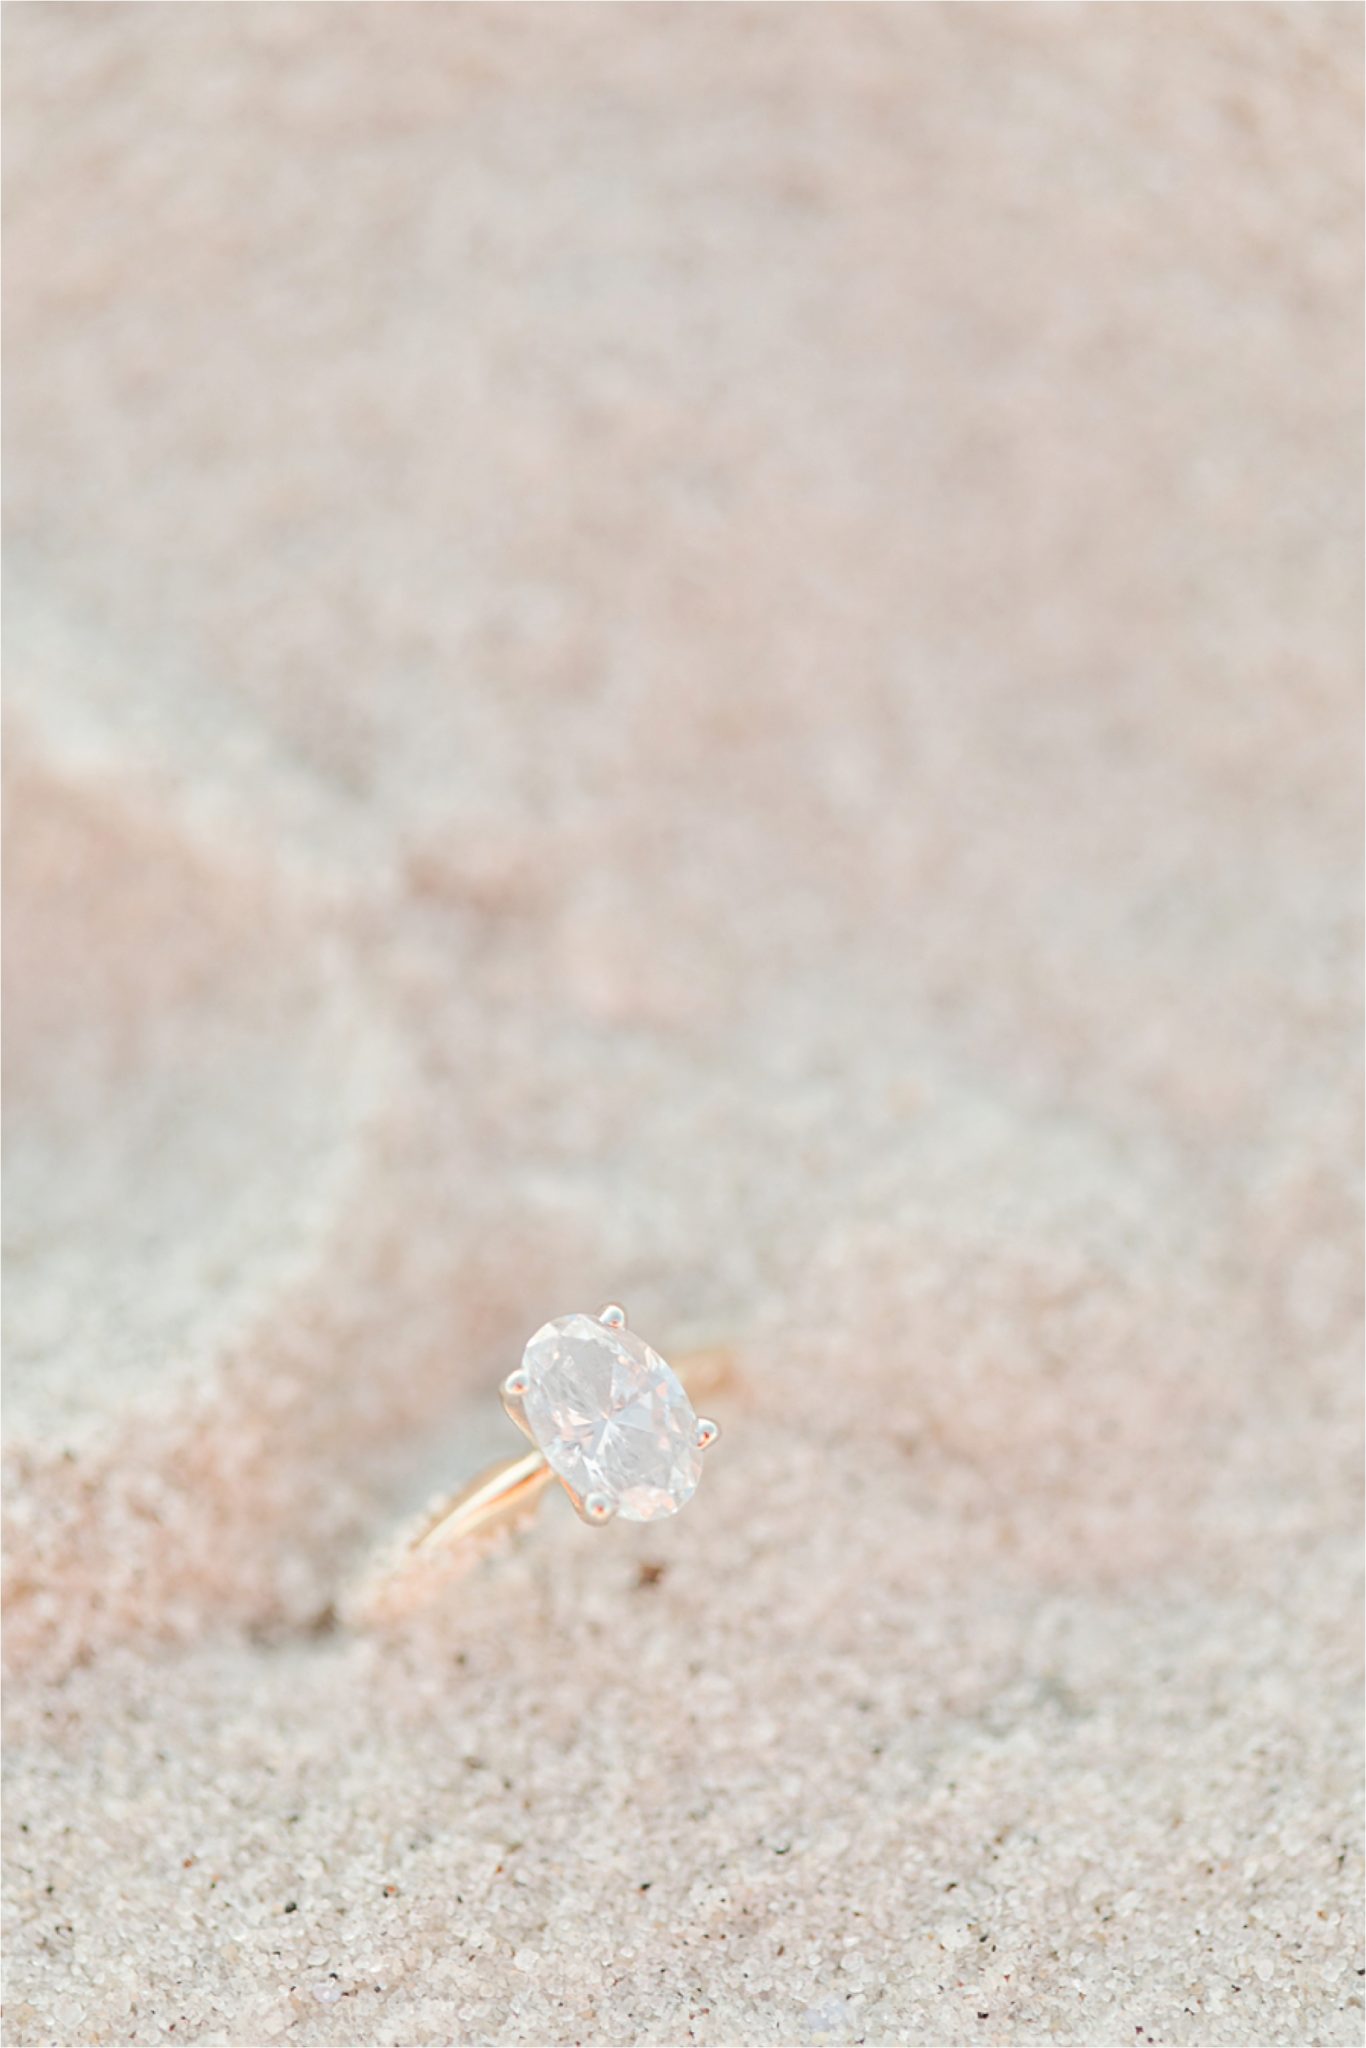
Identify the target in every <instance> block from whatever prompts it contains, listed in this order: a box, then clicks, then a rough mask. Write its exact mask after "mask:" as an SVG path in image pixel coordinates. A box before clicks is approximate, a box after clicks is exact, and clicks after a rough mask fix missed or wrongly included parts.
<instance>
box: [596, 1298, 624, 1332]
mask: <svg viewBox="0 0 1366 2048" xmlns="http://www.w3.org/2000/svg"><path fill="white" fill-rule="evenodd" d="M598 1321H599V1322H600V1323H601V1324H602V1325H603V1327H604V1328H605V1329H608V1330H624V1329H625V1328H626V1311H625V1309H624V1308H623V1307H622V1305H621V1303H620V1302H619V1301H609V1302H608V1304H607V1306H606V1308H600V1309H599V1310H598Z"/></svg>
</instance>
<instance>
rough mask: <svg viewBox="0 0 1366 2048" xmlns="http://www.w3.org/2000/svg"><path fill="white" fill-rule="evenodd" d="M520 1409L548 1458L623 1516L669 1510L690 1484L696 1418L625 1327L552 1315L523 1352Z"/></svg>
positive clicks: (644, 1517)
mask: <svg viewBox="0 0 1366 2048" xmlns="http://www.w3.org/2000/svg"><path fill="white" fill-rule="evenodd" d="M522 1370H523V1372H524V1373H525V1374H526V1376H527V1389H526V1394H525V1397H524V1400H523V1413H524V1414H525V1416H526V1422H527V1427H528V1429H529V1430H530V1431H531V1434H532V1437H533V1438H534V1439H535V1442H536V1443H537V1444H538V1446H539V1447H540V1449H541V1450H542V1451H544V1453H545V1456H546V1462H547V1463H548V1464H549V1465H550V1467H551V1469H552V1470H553V1471H554V1472H556V1473H558V1475H559V1477H560V1478H561V1479H563V1480H564V1482H565V1483H566V1485H567V1486H569V1487H571V1488H572V1489H573V1491H574V1492H575V1493H577V1494H578V1495H579V1496H580V1498H581V1499H583V1498H586V1497H587V1496H588V1495H589V1494H593V1493H599V1494H603V1495H605V1496H606V1498H607V1499H608V1500H609V1501H611V1503H612V1505H613V1507H614V1508H615V1509H616V1512H617V1513H618V1514H619V1515H620V1516H621V1518H622V1520H623V1521H627V1522H653V1521H657V1520H658V1519H659V1517H660V1516H661V1515H676V1514H677V1513H678V1510H679V1509H680V1508H681V1507H683V1506H685V1505H686V1503H687V1502H688V1501H690V1500H691V1499H692V1496H693V1494H694V1492H695V1491H696V1488H697V1481H698V1478H699V1476H700V1474H701V1470H702V1453H701V1451H700V1450H699V1448H698V1444H697V1417H696V1415H695V1414H694V1413H693V1406H692V1403H691V1401H690V1400H689V1399H688V1397H687V1395H686V1394H685V1393H684V1391H683V1384H682V1382H681V1380H680V1379H679V1377H678V1375H677V1373H676V1372H674V1370H673V1368H672V1366H669V1365H666V1364H665V1362H664V1360H663V1359H662V1358H661V1357H660V1356H659V1353H658V1352H657V1351H652V1350H651V1349H650V1347H649V1345H648V1344H644V1343H642V1342H641V1340H640V1338H639V1337H637V1336H636V1335H635V1334H634V1333H633V1332H632V1331H630V1330H621V1329H617V1330H612V1329H608V1328H607V1327H606V1326H605V1325H604V1324H602V1323H600V1322H599V1321H598V1320H597V1318H596V1316H583V1315H579V1316H556V1317H555V1319H554V1321H553V1322H549V1323H546V1324H544V1325H543V1326H542V1327H541V1328H540V1329H539V1330H538V1331H537V1332H536V1334H535V1336H534V1337H533V1338H532V1339H531V1342H530V1343H529V1344H528V1345H527V1347H526V1350H525V1351H524V1353H523V1354H522Z"/></svg>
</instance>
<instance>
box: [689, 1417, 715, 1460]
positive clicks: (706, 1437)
mask: <svg viewBox="0 0 1366 2048" xmlns="http://www.w3.org/2000/svg"><path fill="white" fill-rule="evenodd" d="M720 1434H721V1425H720V1423H719V1422H713V1421H712V1419H711V1417H710V1416H709V1415H699V1416H698V1418H697V1429H696V1431H695V1433H694V1435H693V1442H694V1443H695V1444H696V1445H697V1448H698V1450H699V1451H709V1450H710V1449H711V1447H712V1445H713V1444H714V1443H715V1442H716V1439H717V1437H719V1436H720Z"/></svg>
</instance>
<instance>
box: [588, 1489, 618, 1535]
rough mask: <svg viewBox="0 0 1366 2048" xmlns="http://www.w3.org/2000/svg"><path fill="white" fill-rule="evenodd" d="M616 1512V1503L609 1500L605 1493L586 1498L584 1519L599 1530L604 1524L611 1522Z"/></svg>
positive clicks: (590, 1495) (592, 1494)
mask: <svg viewBox="0 0 1366 2048" xmlns="http://www.w3.org/2000/svg"><path fill="white" fill-rule="evenodd" d="M616 1511H617V1504H616V1502H615V1501H614V1500H609V1499H608V1497H607V1495H606V1494H605V1493H590V1494H588V1495H586V1496H585V1498H584V1503H583V1519H584V1520H585V1522H592V1523H594V1524H595V1525H596V1526H597V1527H599V1528H600V1527H601V1526H602V1524H603V1523H604V1522H610V1521H611V1519H612V1517H613V1515H614V1514H615V1513H616Z"/></svg>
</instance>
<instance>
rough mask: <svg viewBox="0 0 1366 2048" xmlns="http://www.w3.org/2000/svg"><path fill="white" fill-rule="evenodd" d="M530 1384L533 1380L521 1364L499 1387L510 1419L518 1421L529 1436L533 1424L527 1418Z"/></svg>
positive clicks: (521, 1428)
mask: <svg viewBox="0 0 1366 2048" xmlns="http://www.w3.org/2000/svg"><path fill="white" fill-rule="evenodd" d="M530 1385H531V1382H530V1380H529V1379H528V1378H527V1375H526V1371H525V1369H524V1368H523V1367H522V1366H520V1365H519V1366H518V1368H517V1370H516V1371H515V1372H510V1373H509V1374H508V1376H507V1378H506V1379H505V1380H504V1381H503V1384H502V1386H501V1387H500V1388H499V1389H498V1391H499V1393H500V1394H501V1395H502V1399H503V1408H504V1411H505V1412H506V1414H507V1416H508V1419H509V1420H510V1421H512V1422H515V1423H516V1425H517V1427H518V1429H520V1430H521V1432H522V1434H523V1436H528V1437H529V1436H530V1435H531V1425H530V1423H529V1422H528V1421H527V1419H526V1407H525V1400H526V1391H527V1388H528V1387H529V1386H530Z"/></svg>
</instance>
